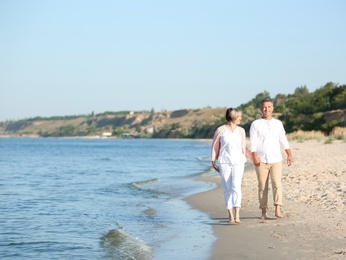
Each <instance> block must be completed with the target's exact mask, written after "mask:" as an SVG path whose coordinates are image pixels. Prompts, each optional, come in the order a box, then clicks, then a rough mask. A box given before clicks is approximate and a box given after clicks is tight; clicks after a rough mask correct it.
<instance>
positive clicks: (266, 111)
mask: <svg viewBox="0 0 346 260" xmlns="http://www.w3.org/2000/svg"><path fill="white" fill-rule="evenodd" d="M273 110H274V107H273V103H272V102H263V103H262V107H261V111H262V115H263V117H264V118H271V117H272V113H273Z"/></svg>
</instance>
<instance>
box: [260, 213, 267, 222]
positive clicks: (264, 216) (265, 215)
mask: <svg viewBox="0 0 346 260" xmlns="http://www.w3.org/2000/svg"><path fill="white" fill-rule="evenodd" d="M259 219H261V220H265V219H268V216H267V213H264V214H262V216H261V217H260V218H259Z"/></svg>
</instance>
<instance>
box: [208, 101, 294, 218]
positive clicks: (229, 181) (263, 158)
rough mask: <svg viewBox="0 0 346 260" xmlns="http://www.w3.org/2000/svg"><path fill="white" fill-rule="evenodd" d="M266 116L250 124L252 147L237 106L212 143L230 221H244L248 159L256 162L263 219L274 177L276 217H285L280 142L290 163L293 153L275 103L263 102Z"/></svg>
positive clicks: (214, 162)
mask: <svg viewBox="0 0 346 260" xmlns="http://www.w3.org/2000/svg"><path fill="white" fill-rule="evenodd" d="M260 109H261V112H262V117H261V118H259V119H257V120H255V121H253V122H252V124H251V126H250V149H251V151H249V150H248V149H247V147H246V136H245V130H244V128H242V127H240V126H238V125H239V123H240V120H241V112H240V111H239V110H237V109H235V108H228V109H227V111H226V120H227V122H228V123H227V124H225V125H222V126H220V127H219V128H218V129H217V130H216V131H215V134H214V138H213V143H212V153H211V157H212V165H213V168H214V169H215V170H216V171H217V172H219V174H220V176H221V180H222V188H223V192H224V198H225V202H226V208H227V210H228V214H229V223H240V208H241V199H242V192H241V183H242V179H243V173H244V165H245V162H246V160H247V159H246V158H249V159H251V160H252V161H253V164H254V165H255V170H256V174H257V180H258V199H259V208H260V209H261V210H262V215H261V219H267V218H268V216H267V208H268V188H269V187H268V184H269V178H270V179H271V184H272V189H273V197H274V205H275V216H276V217H277V218H282V214H281V206H282V188H281V176H282V159H283V158H282V155H281V147H280V143H281V144H282V146H283V147H284V149H285V152H286V154H287V164H288V166H290V165H291V164H292V154H291V150H290V146H289V143H288V141H287V138H286V133H285V129H284V127H283V124H282V122H281V121H279V120H277V119H275V118H273V117H272V113H273V110H274V106H273V102H272V101H271V100H270V99H264V100H263V101H262V102H261V108H260Z"/></svg>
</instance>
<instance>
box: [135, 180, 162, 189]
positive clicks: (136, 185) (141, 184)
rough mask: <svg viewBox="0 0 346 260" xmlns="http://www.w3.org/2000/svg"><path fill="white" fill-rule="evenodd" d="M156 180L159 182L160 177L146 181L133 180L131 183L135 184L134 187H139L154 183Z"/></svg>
mask: <svg viewBox="0 0 346 260" xmlns="http://www.w3.org/2000/svg"><path fill="white" fill-rule="evenodd" d="M156 182H160V179H151V180H147V181H138V182H133V183H132V185H133V186H135V187H136V188H138V189H140V188H141V187H142V186H143V185H146V184H152V183H156Z"/></svg>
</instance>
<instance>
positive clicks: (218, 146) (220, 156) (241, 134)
mask: <svg viewBox="0 0 346 260" xmlns="http://www.w3.org/2000/svg"><path fill="white" fill-rule="evenodd" d="M245 148H246V143H245V130H244V129H243V128H242V127H239V126H237V127H236V128H235V129H234V131H233V132H232V131H231V130H230V129H229V128H228V127H227V126H226V125H223V126H220V127H219V128H218V129H217V130H216V131H215V134H214V138H213V144H212V161H215V160H218V162H219V163H227V164H230V165H239V164H244V163H245V162H246V157H245Z"/></svg>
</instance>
